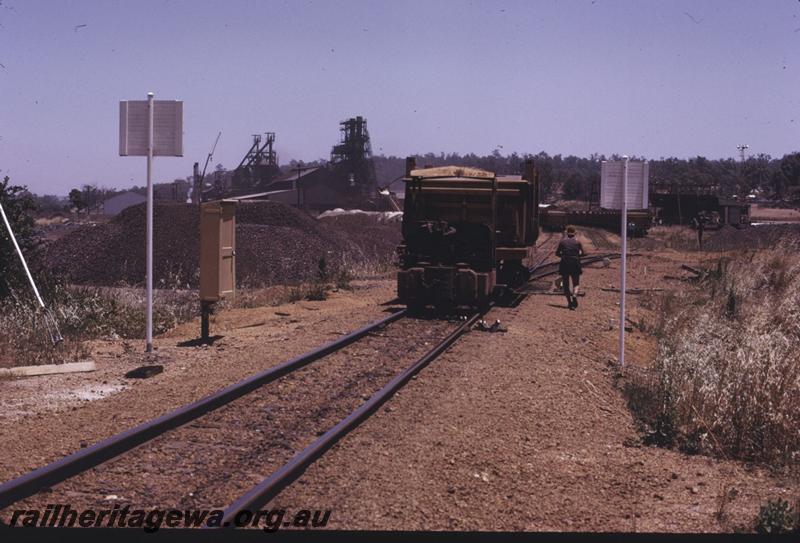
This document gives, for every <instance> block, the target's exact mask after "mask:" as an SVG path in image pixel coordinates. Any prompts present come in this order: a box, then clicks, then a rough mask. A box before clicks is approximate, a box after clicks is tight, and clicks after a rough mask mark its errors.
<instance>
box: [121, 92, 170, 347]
mask: <svg viewBox="0 0 800 543" xmlns="http://www.w3.org/2000/svg"><path fill="white" fill-rule="evenodd" d="M119 154H120V156H146V157H147V253H146V254H147V257H146V258H147V279H146V284H147V287H146V288H147V293H146V297H147V331H146V345H147V346H146V350H147V352H148V353H149V352H152V351H153V179H152V177H153V157H155V156H183V102H181V101H177V100H158V101H155V100H153V93H152V92H148V93H147V100H146V101H144V100H130V101H122V102H120V103H119Z"/></svg>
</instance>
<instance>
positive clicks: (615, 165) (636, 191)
mask: <svg viewBox="0 0 800 543" xmlns="http://www.w3.org/2000/svg"><path fill="white" fill-rule="evenodd" d="M623 164H624V162H623V161H622V160H604V161H603V163H602V164H601V167H600V207H602V208H604V209H622V167H623ZM649 175H650V166H649V164H648V162H647V161H646V160H645V161H633V160H631V161H628V190H627V192H628V194H627V198H626V199H625V201H626V203H627V204H628V209H647V208H648V204H649V200H648V192H649V188H648V177H649Z"/></svg>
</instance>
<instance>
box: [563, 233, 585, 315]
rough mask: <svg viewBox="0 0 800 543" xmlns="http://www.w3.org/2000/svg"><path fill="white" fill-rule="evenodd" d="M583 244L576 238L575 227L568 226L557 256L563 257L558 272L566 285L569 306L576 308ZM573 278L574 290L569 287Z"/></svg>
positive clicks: (565, 291)
mask: <svg viewBox="0 0 800 543" xmlns="http://www.w3.org/2000/svg"><path fill="white" fill-rule="evenodd" d="M584 254H585V253H584V252H583V246H582V245H581V242H580V241H578V240H577V239H575V227H574V226H567V237H565V238H562V239H561V242H560V243H559V244H558V248H557V249H556V256H559V257H561V262H560V263H559V265H558V273H560V274H561V281H562V283H563V285H564V296H566V297H567V307H569V308H570V309H571V310H575V309H576V308H577V307H578V289H579V288H580V277H581V257H582V256H583V255H584ZM570 279H572V291H570V288H569V280H570Z"/></svg>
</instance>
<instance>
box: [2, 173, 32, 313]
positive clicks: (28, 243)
mask: <svg viewBox="0 0 800 543" xmlns="http://www.w3.org/2000/svg"><path fill="white" fill-rule="evenodd" d="M0 205H2V206H3V211H4V212H5V214H6V217H7V218H8V222H9V223H10V224H11V229H12V230H13V231H14V236H15V237H16V239H17V243H18V244H19V246H20V249H22V251H23V253H27V252H28V251H29V250H30V249H32V248H33V246H34V244H35V242H36V239H35V235H34V223H33V212H34V211H35V210H36V205H35V203H34V200H33V197H32V196H31V194H30V193H29V192H28V190H27V187H25V186H22V185H12V184H11V180H10V179H9V177H8V176H6V177H5V178H4V179H3V181H2V183H0ZM24 281H25V274H24V272H23V270H22V265H21V264H20V262H19V256H18V255H17V252H16V250H15V249H14V245H13V243H12V241H11V237H10V236H9V235H8V230H7V229H6V226H5V224H2V225H0V299H2V298H5V297H6V296H8V295H9V294H10V293H11V290H12V289H13V288H15V287H18V286H19V285H21V284H23V282H24Z"/></svg>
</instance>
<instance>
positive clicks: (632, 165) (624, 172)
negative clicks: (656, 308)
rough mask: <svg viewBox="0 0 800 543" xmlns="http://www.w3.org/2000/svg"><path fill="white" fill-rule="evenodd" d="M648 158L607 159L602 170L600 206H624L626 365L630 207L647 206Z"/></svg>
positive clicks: (622, 271) (622, 277)
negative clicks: (645, 159)
mask: <svg viewBox="0 0 800 543" xmlns="http://www.w3.org/2000/svg"><path fill="white" fill-rule="evenodd" d="M648 176H649V166H648V164H647V161H634V162H631V161H629V160H628V157H627V156H623V157H622V160H618V161H603V163H602V165H601V170H600V206H601V207H604V208H606V209H619V210H620V238H621V240H622V255H621V257H622V258H621V265H620V280H619V282H620V286H619V291H620V301H619V365H620V367H623V368H624V367H625V287H626V285H625V283H626V281H625V279H626V274H627V269H628V207H632V208H633V209H647V206H648Z"/></svg>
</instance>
